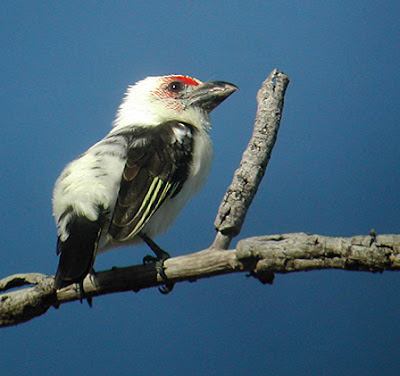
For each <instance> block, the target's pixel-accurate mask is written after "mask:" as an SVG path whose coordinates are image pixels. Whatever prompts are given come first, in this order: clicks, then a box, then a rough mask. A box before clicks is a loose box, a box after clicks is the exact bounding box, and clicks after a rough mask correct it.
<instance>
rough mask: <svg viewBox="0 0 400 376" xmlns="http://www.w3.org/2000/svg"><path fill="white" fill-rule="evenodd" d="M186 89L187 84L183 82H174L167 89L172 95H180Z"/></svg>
mask: <svg viewBox="0 0 400 376" xmlns="http://www.w3.org/2000/svg"><path fill="white" fill-rule="evenodd" d="M184 88H185V84H184V83H183V82H181V81H173V82H171V83H170V84H169V85H168V86H167V89H168V90H169V91H170V92H172V93H180V92H181V91H182V90H183V89H184Z"/></svg>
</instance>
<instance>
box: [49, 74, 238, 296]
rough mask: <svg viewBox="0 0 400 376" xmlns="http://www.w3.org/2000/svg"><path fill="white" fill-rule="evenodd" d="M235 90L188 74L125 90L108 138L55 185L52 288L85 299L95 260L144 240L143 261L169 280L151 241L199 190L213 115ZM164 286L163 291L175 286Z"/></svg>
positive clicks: (163, 255)
mask: <svg viewBox="0 0 400 376" xmlns="http://www.w3.org/2000/svg"><path fill="white" fill-rule="evenodd" d="M237 90H238V87H237V86H236V85H234V84H232V83H229V82H225V81H209V82H201V81H200V80H198V79H196V78H192V77H189V76H186V75H167V76H150V77H147V78H145V79H143V80H141V81H138V82H137V83H136V84H134V85H131V86H129V87H128V89H127V91H126V93H125V96H124V98H123V101H122V103H121V105H120V106H119V108H118V110H117V113H116V117H115V120H114V121H113V123H112V128H111V130H110V132H109V133H108V134H107V135H106V136H105V137H104V138H103V139H102V140H100V141H99V142H97V143H96V144H94V145H93V146H92V147H90V148H89V149H88V150H87V151H86V152H84V153H83V154H81V155H80V156H79V157H78V158H77V159H75V160H73V161H72V162H70V163H69V164H67V165H66V167H65V168H64V170H63V171H62V172H61V174H60V176H59V177H58V179H57V180H56V182H55V185H54V190H53V197H52V204H53V215H54V218H55V222H56V226H57V235H58V241H57V255H59V263H58V268H57V272H56V276H55V288H56V289H57V290H59V289H62V288H64V287H66V286H69V285H71V284H77V287H78V288H79V290H78V291H79V294H80V297H82V296H84V291H83V280H84V278H85V277H86V276H87V275H88V274H91V273H94V270H93V265H94V262H95V259H96V257H97V255H99V254H101V253H103V252H105V251H108V250H110V249H113V248H116V247H119V246H129V245H135V244H138V243H141V242H145V243H146V244H147V245H148V246H149V247H150V248H151V249H152V250H153V251H154V253H155V254H156V257H152V256H146V257H145V258H144V261H146V262H149V261H154V262H156V265H157V271H158V272H159V274H160V275H161V277H162V278H163V279H164V280H165V281H167V278H166V276H165V273H164V268H163V262H164V261H165V260H166V259H167V258H168V257H169V254H168V252H166V251H164V250H163V249H162V248H161V247H159V246H158V245H157V244H156V243H155V242H154V240H153V238H154V237H156V236H157V235H159V234H161V233H163V232H165V231H166V230H167V229H168V228H169V227H170V226H171V225H172V223H173V222H174V220H175V219H176V217H177V215H178V214H179V212H180V211H181V209H182V208H183V207H184V205H185V204H186V202H187V201H188V199H189V198H190V197H191V196H192V195H193V194H195V193H196V192H197V191H198V190H199V189H200V188H201V187H202V186H203V184H204V182H205V180H206V177H207V175H208V172H209V170H210V166H211V161H212V155H213V151H212V143H211V139H210V135H209V131H210V127H211V122H210V112H211V111H212V110H213V109H215V108H216V107H217V106H218V105H219V104H220V103H221V102H223V101H224V100H225V99H226V98H228V97H229V96H230V95H231V94H232V93H234V92H235V91H237ZM165 286H166V287H165V288H164V290H160V291H161V292H164V293H167V292H169V290H170V289H171V288H172V286H173V284H169V285H168V284H167V283H166V285H165ZM81 300H82V299H81ZM89 304H90V302H89Z"/></svg>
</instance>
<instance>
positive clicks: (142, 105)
mask: <svg viewBox="0 0 400 376" xmlns="http://www.w3.org/2000/svg"><path fill="white" fill-rule="evenodd" d="M236 90H238V88H237V86H235V85H233V84H231V83H228V82H223V81H212V82H204V83H203V82H201V81H199V80H197V79H195V78H191V77H188V76H181V75H170V76H159V77H147V78H145V79H144V80H142V81H139V82H137V83H136V84H135V85H132V86H130V87H129V88H128V90H127V92H126V95H125V98H124V100H123V102H122V104H121V105H120V107H119V109H118V113H117V117H116V119H115V121H114V124H113V125H114V127H118V128H120V127H126V126H131V125H135V124H140V125H157V124H159V123H161V122H165V121H169V120H178V121H184V122H188V123H192V124H193V125H195V126H196V125H197V126H202V127H205V128H207V127H208V126H209V116H208V115H209V113H210V112H211V111H212V110H213V109H214V108H215V107H217V106H218V105H219V104H220V103H221V102H222V101H224V100H225V99H226V98H228V97H229V96H230V95H231V94H232V93H233V92H235V91H236Z"/></svg>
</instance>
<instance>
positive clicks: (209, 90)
mask: <svg viewBox="0 0 400 376" xmlns="http://www.w3.org/2000/svg"><path fill="white" fill-rule="evenodd" d="M237 90H239V88H238V87H237V86H236V85H234V84H231V83H229V82H224V81H212V82H205V83H203V84H201V85H200V86H198V87H196V88H195V89H194V90H192V91H191V92H188V93H186V94H185V95H184V97H183V98H182V99H184V100H185V101H187V103H188V106H196V107H200V108H202V109H203V110H205V111H207V112H208V113H210V112H211V111H212V110H213V109H214V108H215V107H217V106H218V105H219V104H220V103H222V102H223V101H224V100H225V99H226V98H228V97H229V96H230V95H231V94H233V93H234V92H235V91H237Z"/></svg>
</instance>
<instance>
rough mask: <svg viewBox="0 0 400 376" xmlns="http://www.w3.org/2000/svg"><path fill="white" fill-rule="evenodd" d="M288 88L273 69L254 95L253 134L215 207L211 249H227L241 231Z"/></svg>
mask: <svg viewBox="0 0 400 376" xmlns="http://www.w3.org/2000/svg"><path fill="white" fill-rule="evenodd" d="M288 85H289V77H288V76H287V75H286V74H284V73H281V72H278V70H277V69H274V70H273V71H272V72H271V73H270V75H269V76H268V77H267V79H266V80H265V81H264V82H263V84H262V86H261V89H260V90H259V91H258V93H257V102H258V108H257V114H256V120H255V124H254V130H253V134H252V136H251V139H250V141H249V144H248V145H247V148H246V150H245V151H244V153H243V157H242V160H241V162H240V166H239V168H238V169H237V170H236V171H235V174H234V176H233V180H232V183H231V185H230V186H229V188H228V190H227V192H226V194H225V197H224V198H223V200H222V203H221V205H220V207H219V210H218V214H217V217H216V219H215V222H214V225H215V228H216V230H217V235H216V237H215V240H214V243H213V245H212V247H213V248H217V249H228V247H229V244H230V242H231V240H232V238H233V237H235V236H237V235H238V234H239V232H240V230H241V228H242V224H243V222H244V219H245V217H246V214H247V210H248V209H249V207H250V205H251V203H252V201H253V198H254V196H255V195H256V193H257V189H258V186H259V184H260V182H261V179H262V178H263V176H264V174H265V170H266V168H267V164H268V161H269V159H270V157H271V153H272V149H273V147H274V145H275V141H276V138H277V135H278V130H279V125H280V122H281V117H282V111H283V102H284V101H283V99H284V96H285V92H286V88H287V86H288Z"/></svg>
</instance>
